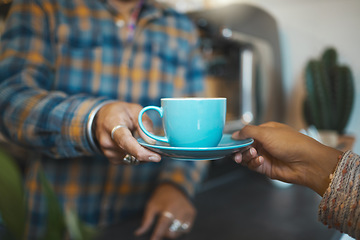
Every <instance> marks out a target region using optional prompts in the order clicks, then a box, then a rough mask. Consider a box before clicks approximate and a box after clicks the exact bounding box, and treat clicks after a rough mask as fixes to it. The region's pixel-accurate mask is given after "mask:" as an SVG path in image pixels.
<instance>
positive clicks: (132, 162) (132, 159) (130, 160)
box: [122, 154, 140, 165]
mask: <svg viewBox="0 0 360 240" xmlns="http://www.w3.org/2000/svg"><path fill="white" fill-rule="evenodd" d="M122 161H123V163H124V164H126V165H139V163H140V161H139V160H138V159H136V158H135V157H134V156H132V155H130V154H126V156H125V157H124V158H123V160H122Z"/></svg>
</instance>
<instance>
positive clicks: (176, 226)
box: [169, 219, 181, 232]
mask: <svg viewBox="0 0 360 240" xmlns="http://www.w3.org/2000/svg"><path fill="white" fill-rule="evenodd" d="M179 230H181V222H180V221H179V220H177V219H174V220H173V222H172V224H171V225H170V227H169V232H177V231H179Z"/></svg>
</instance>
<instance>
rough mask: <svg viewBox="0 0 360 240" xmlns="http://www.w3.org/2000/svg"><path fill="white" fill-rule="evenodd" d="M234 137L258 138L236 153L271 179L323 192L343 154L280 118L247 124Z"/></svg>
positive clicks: (236, 155)
mask: <svg viewBox="0 0 360 240" xmlns="http://www.w3.org/2000/svg"><path fill="white" fill-rule="evenodd" d="M233 138H235V139H245V138H253V139H254V140H255V141H254V144H253V147H251V148H249V149H248V150H247V151H245V152H242V153H237V154H235V156H234V159H235V161H236V162H237V163H240V164H242V165H244V166H247V167H248V168H250V169H252V170H254V171H256V172H259V173H262V174H265V175H267V176H268V177H270V178H272V179H278V180H281V181H285V182H289V183H295V184H300V185H304V186H307V187H310V188H311V189H313V190H314V191H316V192H317V193H318V194H320V195H323V193H324V192H325V190H326V188H327V187H328V185H329V183H330V179H329V175H330V174H331V173H333V172H334V170H335V167H336V165H337V162H338V157H339V155H341V154H342V152H341V151H338V150H336V149H333V148H330V147H327V146H325V145H323V144H321V143H319V142H318V141H316V140H314V139H312V138H310V137H308V136H306V135H304V134H301V133H299V132H297V131H295V130H294V129H292V128H291V127H289V126H287V125H285V124H281V123H277V122H268V123H265V124H262V125H259V126H252V125H248V126H245V127H244V128H243V129H241V130H239V131H237V132H235V133H234V134H233Z"/></svg>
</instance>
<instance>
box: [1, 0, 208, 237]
mask: <svg viewBox="0 0 360 240" xmlns="http://www.w3.org/2000/svg"><path fill="white" fill-rule="evenodd" d="M120 20H122V16H121V15H120V14H119V13H118V12H117V11H116V9H113V8H112V7H111V6H110V5H109V4H107V3H106V2H105V1H100V0H73V1H66V0H15V1H13V4H12V8H11V10H10V13H9V16H8V19H7V20H6V27H5V31H4V33H3V35H2V37H1V40H0V109H1V111H0V116H1V118H0V130H1V133H2V134H3V135H4V136H6V137H7V138H8V139H10V141H12V142H15V143H16V144H18V145H21V146H23V147H26V148H28V149H30V151H32V155H29V156H35V157H33V158H34V159H30V160H29V169H28V171H27V174H26V185H25V186H26V190H27V197H28V198H27V199H28V206H29V211H30V214H29V224H28V239H37V238H38V237H39V236H40V235H41V233H42V232H43V231H44V228H45V227H46V211H45V204H46V203H45V202H46V201H45V198H44V195H43V193H42V191H41V189H40V186H39V181H38V177H37V174H38V169H39V163H41V167H42V168H43V169H44V171H45V174H46V176H47V178H48V179H49V181H50V182H51V184H52V185H53V187H54V190H55V191H56V193H57V196H58V199H59V201H60V203H61V204H62V206H63V207H64V208H65V207H71V208H73V209H75V210H76V212H77V213H78V214H79V216H80V217H81V219H83V220H85V221H86V222H88V223H90V224H93V225H100V226H105V225H108V224H112V223H116V222H118V221H120V220H123V219H126V218H127V217H129V216H131V215H133V214H135V213H139V211H141V210H142V209H143V207H144V204H145V202H146V200H147V198H148V197H149V196H150V194H151V190H152V189H153V188H154V187H156V185H157V184H158V183H159V182H171V183H174V184H176V185H177V186H178V187H179V188H181V189H182V190H184V191H185V192H186V193H187V194H189V195H190V196H192V195H193V194H194V192H195V191H196V186H197V183H198V182H199V181H201V179H202V176H203V173H204V169H205V166H206V163H204V162H185V161H174V160H163V161H162V162H161V163H160V164H155V163H149V164H142V165H139V166H114V165H110V164H109V162H108V161H107V160H106V159H105V158H104V157H103V156H98V155H96V154H95V153H94V151H93V150H92V149H91V146H90V145H89V142H88V140H87V137H86V123H87V119H88V115H89V113H90V112H91V110H92V109H93V108H94V107H96V106H97V105H98V104H100V103H101V102H103V101H106V100H110V99H118V100H121V101H127V102H135V103H139V104H141V105H143V106H145V105H160V98H161V97H178V96H186V95H196V94H198V93H201V92H202V91H203V77H204V68H203V63H202V61H201V58H200V54H199V52H198V49H197V41H198V38H197V34H196V29H195V27H194V26H193V24H192V23H191V21H189V20H188V18H187V17H186V16H184V15H182V14H179V13H177V12H175V11H173V10H172V9H170V8H167V7H164V6H162V5H160V4H158V3H155V2H150V1H145V2H144V4H143V6H142V9H141V12H140V14H139V18H138V22H137V26H136V29H135V32H134V39H133V41H131V42H130V43H129V42H128V41H127V32H126V31H127V29H126V27H121V25H120V24H118V25H117V22H118V21H120ZM35 160H40V161H35Z"/></svg>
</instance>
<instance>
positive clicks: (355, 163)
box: [319, 151, 360, 239]
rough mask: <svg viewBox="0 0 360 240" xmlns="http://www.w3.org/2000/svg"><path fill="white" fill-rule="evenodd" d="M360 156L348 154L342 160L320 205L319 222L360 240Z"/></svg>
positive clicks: (348, 152)
mask: <svg viewBox="0 0 360 240" xmlns="http://www.w3.org/2000/svg"><path fill="white" fill-rule="evenodd" d="M359 190H360V156H359V155H356V154H354V153H352V152H351V151H347V152H345V153H344V155H343V157H342V158H341V159H340V161H339V163H338V166H337V168H336V170H335V172H334V174H333V178H332V180H331V183H330V185H329V187H328V189H327V190H326V192H325V194H324V196H323V198H322V200H321V202H320V205H319V220H320V221H321V222H323V223H324V224H325V225H328V226H329V227H330V228H336V229H338V230H340V231H341V232H345V233H347V234H349V235H350V236H352V237H354V238H356V239H360V207H359V204H360V194H359Z"/></svg>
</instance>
